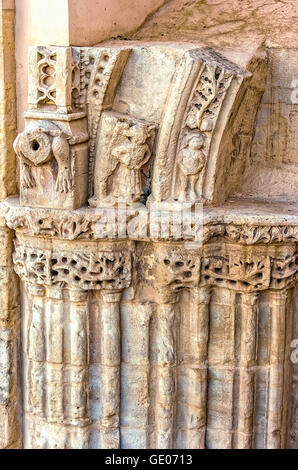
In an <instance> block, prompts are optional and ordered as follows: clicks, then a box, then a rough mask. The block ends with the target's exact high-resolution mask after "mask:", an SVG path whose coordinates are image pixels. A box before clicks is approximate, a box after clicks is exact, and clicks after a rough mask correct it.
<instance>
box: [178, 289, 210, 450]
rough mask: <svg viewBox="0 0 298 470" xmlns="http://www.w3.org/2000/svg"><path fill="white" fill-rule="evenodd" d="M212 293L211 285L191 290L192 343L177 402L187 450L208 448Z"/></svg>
mask: <svg viewBox="0 0 298 470" xmlns="http://www.w3.org/2000/svg"><path fill="white" fill-rule="evenodd" d="M210 294H211V290H210V287H194V288H192V289H191V291H190V305H189V316H190V319H189V344H188V348H187V354H186V357H185V358H184V363H183V364H182V365H181V366H180V367H179V379H178V392H181V393H179V402H178V403H177V407H178V410H177V415H178V436H179V439H178V440H179V441H180V442H179V447H180V446H181V447H183V448H185V449H204V448H205V434H206V406H207V346H208V333H209V302H210Z"/></svg>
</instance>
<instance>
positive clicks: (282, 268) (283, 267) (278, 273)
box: [270, 253, 298, 289]
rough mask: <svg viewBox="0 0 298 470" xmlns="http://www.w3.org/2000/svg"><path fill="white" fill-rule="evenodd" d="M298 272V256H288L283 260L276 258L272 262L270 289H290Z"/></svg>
mask: <svg viewBox="0 0 298 470" xmlns="http://www.w3.org/2000/svg"><path fill="white" fill-rule="evenodd" d="M297 272H298V254H297V253H296V254H294V255H291V254H288V255H286V256H285V257H283V258H276V259H274V260H273V261H272V270H271V283H270V287H271V288H274V289H283V288H285V287H288V286H289V285H290V284H291V283H293V281H295V278H296V277H297Z"/></svg>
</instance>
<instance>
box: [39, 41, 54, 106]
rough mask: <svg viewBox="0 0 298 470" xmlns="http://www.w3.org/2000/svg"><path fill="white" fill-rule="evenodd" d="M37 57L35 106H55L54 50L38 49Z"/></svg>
mask: <svg viewBox="0 0 298 470" xmlns="http://www.w3.org/2000/svg"><path fill="white" fill-rule="evenodd" d="M38 56H39V57H38V62H37V68H38V75H39V83H38V97H37V104H39V103H45V104H56V83H55V73H56V65H57V53H56V50H55V49H48V48H46V47H39V48H38Z"/></svg>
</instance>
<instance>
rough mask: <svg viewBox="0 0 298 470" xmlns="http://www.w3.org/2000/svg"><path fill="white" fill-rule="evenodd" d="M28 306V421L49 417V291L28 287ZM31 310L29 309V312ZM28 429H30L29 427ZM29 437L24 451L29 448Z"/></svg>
mask: <svg viewBox="0 0 298 470" xmlns="http://www.w3.org/2000/svg"><path fill="white" fill-rule="evenodd" d="M26 291H27V295H28V305H27V306H26V305H24V307H25V308H24V312H23V362H24V413H25V416H24V419H25V424H26V421H27V415H28V414H29V415H30V414H33V415H35V414H36V415H38V416H40V417H41V418H44V416H45V400H46V397H45V392H46V387H45V376H44V374H45V371H44V363H45V360H46V349H45V331H44V311H45V300H44V295H45V289H44V287H42V286H34V285H31V284H27V285H26ZM26 307H27V308H26ZM25 427H26V426H25ZM27 437H28V438H30V436H27V435H26V433H25V435H24V447H25V448H26V447H27V446H28V442H27Z"/></svg>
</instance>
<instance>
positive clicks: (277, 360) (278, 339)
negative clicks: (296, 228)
mask: <svg viewBox="0 0 298 470" xmlns="http://www.w3.org/2000/svg"><path fill="white" fill-rule="evenodd" d="M287 295H288V292H287V290H281V291H278V290H272V291H270V310H271V331H270V366H269V387H268V409H267V439H266V448H268V449H280V447H281V434H282V413H283V407H282V405H283V380H284V356H285V330H286V304H287Z"/></svg>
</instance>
